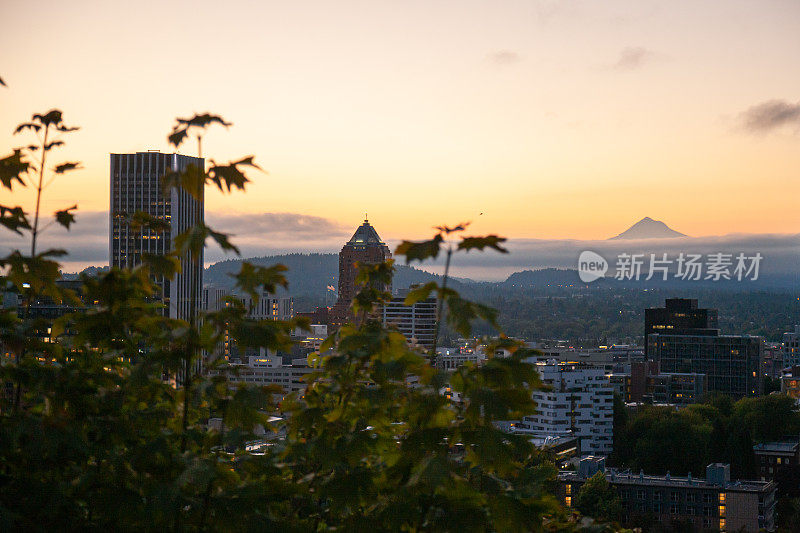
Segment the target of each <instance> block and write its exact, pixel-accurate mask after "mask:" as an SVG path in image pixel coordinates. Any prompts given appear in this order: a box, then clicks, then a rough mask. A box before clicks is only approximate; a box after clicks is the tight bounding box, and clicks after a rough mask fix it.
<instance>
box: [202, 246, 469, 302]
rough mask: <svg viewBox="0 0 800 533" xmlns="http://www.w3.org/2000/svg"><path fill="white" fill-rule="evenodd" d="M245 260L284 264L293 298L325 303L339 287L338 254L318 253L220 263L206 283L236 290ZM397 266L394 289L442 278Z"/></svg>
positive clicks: (209, 272) (455, 284)
mask: <svg viewBox="0 0 800 533" xmlns="http://www.w3.org/2000/svg"><path fill="white" fill-rule="evenodd" d="M242 261H249V262H250V263H253V264H255V265H261V266H270V265H275V264H278V263H280V264H282V265H285V266H286V267H287V268H288V269H289V271H288V272H287V273H286V278H287V279H288V281H289V294H291V295H292V296H293V297H298V298H301V299H304V298H312V299H314V300H315V301H317V300H319V299H321V300H323V301H324V299H325V293H326V287H327V286H328V285H332V286H334V287H337V288H338V283H339V255H338V254H319V253H313V254H300V253H294V254H284V255H271V256H265V257H250V258H247V259H230V260H227V261H220V262H219V263H215V264H213V265H211V266H209V267H208V268H206V269H205V272H204V273H203V283H204V284H206V285H214V286H216V287H220V288H225V289H231V288H233V285H234V280H233V278H232V277H231V276H230V274H234V273H236V272H238V271H239V268H240V265H241V263H242ZM395 267H396V269H397V271H396V272H395V276H394V281H393V288H394V289H395V290H396V289H404V288H407V287H409V286H411V285H413V284H417V283H427V282H429V281H435V280H437V279H439V276H437V275H435V274H431V273H429V272H425V271H424V270H420V269H418V268H414V267H410V266H406V265H403V264H395ZM469 282H472V280H466V279H459V278H454V279H453V280H452V281H451V286H453V287H454V288H458V286H459V285H461V284H463V283H469Z"/></svg>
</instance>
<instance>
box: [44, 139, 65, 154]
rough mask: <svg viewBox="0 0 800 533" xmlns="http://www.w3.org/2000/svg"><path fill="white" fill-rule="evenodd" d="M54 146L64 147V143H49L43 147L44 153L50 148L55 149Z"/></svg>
mask: <svg viewBox="0 0 800 533" xmlns="http://www.w3.org/2000/svg"><path fill="white" fill-rule="evenodd" d="M56 146H64V141H53V142H51V143H47V144H45V145H44V151H45V152H47V151H49V150H50V149H51V148H55V147H56Z"/></svg>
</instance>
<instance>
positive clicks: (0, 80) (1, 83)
mask: <svg viewBox="0 0 800 533" xmlns="http://www.w3.org/2000/svg"><path fill="white" fill-rule="evenodd" d="M0 85H2V86H3V87H8V85H6V82H4V81H3V78H0Z"/></svg>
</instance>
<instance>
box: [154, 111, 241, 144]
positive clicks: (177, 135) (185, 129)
mask: <svg viewBox="0 0 800 533" xmlns="http://www.w3.org/2000/svg"><path fill="white" fill-rule="evenodd" d="M175 120H176V122H177V124H176V125H175V126H174V127H173V128H172V133H170V134H169V136H168V137H167V140H168V141H169V143H170V144H171V145H173V146H175V147H178V146H180V145H181V144H182V143H183V141H185V140H186V137H188V135H189V130H190V129H192V128H197V129H201V130H202V129H205V128H207V127H208V126H210V125H212V124H220V125H222V126H225V127H226V128H227V127H229V126H231V123H230V122H225V120H224V119H223V118H222V117H220V116H218V115H211V114H208V113H204V114H202V115H195V116H193V117H192V118H178V119H175Z"/></svg>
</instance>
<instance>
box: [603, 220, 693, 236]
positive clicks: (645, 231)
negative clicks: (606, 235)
mask: <svg viewBox="0 0 800 533" xmlns="http://www.w3.org/2000/svg"><path fill="white" fill-rule="evenodd" d="M672 237H686V235H684V234H683V233H680V232H678V231H675V230H674V229H672V228H670V227H669V226H667V225H666V224H664V223H663V222H661V221H660V220H653V219H652V218H650V217H644V218H643V219H642V220H640V221H639V222H637V223H636V224H634V225H633V226H631V227H630V228H628V229H626V230H625V231H623V232H622V233H620V234H619V235H617V236H616V237H611V239H609V240H614V239H669V238H672Z"/></svg>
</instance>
